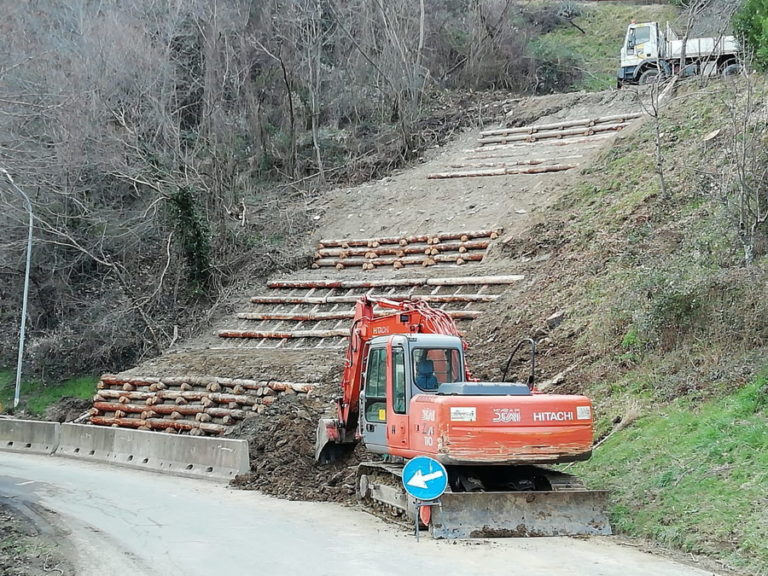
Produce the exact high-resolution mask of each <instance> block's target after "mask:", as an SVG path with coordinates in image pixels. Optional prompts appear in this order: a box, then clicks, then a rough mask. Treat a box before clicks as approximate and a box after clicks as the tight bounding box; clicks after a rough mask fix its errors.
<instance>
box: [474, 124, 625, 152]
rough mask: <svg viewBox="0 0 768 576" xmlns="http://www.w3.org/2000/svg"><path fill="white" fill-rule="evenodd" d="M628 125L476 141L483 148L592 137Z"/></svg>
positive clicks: (608, 125) (514, 135) (615, 130)
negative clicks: (565, 138)
mask: <svg viewBox="0 0 768 576" xmlns="http://www.w3.org/2000/svg"><path fill="white" fill-rule="evenodd" d="M628 125H629V124H628V123H627V122H622V123H619V124H606V125H600V126H589V127H586V128H573V129H570V130H552V131H548V132H536V133H534V134H510V135H505V136H490V137H488V138H482V139H480V140H478V142H477V143H478V144H479V145H480V146H481V147H484V146H485V145H487V144H507V143H509V142H537V141H539V140H547V139H550V138H564V137H566V136H592V135H593V134H598V133H600V132H618V131H619V130H622V129H623V128H625V127H626V126H628Z"/></svg>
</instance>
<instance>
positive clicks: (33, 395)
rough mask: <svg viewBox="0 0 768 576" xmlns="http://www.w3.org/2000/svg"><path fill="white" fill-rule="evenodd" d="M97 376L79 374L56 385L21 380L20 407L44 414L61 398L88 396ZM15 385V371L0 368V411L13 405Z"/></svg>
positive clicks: (93, 387)
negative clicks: (77, 376) (79, 375)
mask: <svg viewBox="0 0 768 576" xmlns="http://www.w3.org/2000/svg"><path fill="white" fill-rule="evenodd" d="M97 382H98V378H95V377H93V376H81V377H79V378H72V379H70V380H65V381H64V382H62V383H61V384H58V385H56V386H46V385H44V384H41V383H40V382H38V381H35V380H33V381H22V383H21V395H20V396H21V401H20V406H19V407H20V409H22V410H26V411H27V412H29V413H30V414H34V415H35V416H42V415H43V414H45V409H46V408H47V407H48V406H50V405H51V404H55V403H56V402H57V401H59V400H60V399H61V398H65V397H68V396H72V397H75V398H90V397H91V396H93V394H94V392H95V390H96V383H97ZM15 386H16V372H14V371H11V370H0V412H1V411H3V409H5V410H8V409H10V408H11V407H12V406H13V396H14V392H15Z"/></svg>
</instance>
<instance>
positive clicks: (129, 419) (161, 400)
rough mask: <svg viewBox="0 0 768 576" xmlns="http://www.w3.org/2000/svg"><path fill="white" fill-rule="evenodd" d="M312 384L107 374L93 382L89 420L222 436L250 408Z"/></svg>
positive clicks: (257, 410) (261, 406) (254, 409)
mask: <svg viewBox="0 0 768 576" xmlns="http://www.w3.org/2000/svg"><path fill="white" fill-rule="evenodd" d="M315 386H316V384H312V383H306V382H280V381H271V380H269V381H268V380H261V381H259V380H249V379H240V378H218V377H214V376H167V377H151V376H131V377H121V376H115V375H112V374H105V375H103V376H102V377H101V380H100V381H99V383H98V385H97V392H96V395H95V396H94V397H93V408H91V410H90V416H91V422H92V423H93V424H98V425H102V426H116V427H121V428H137V429H139V430H164V431H166V432H176V433H178V432H185V433H189V434H191V435H193V436H200V435H220V434H223V433H225V432H227V431H228V430H229V429H230V427H231V426H233V425H234V424H237V422H239V421H240V420H242V419H243V418H245V417H246V416H247V415H248V414H249V413H254V412H255V413H261V412H263V411H264V410H265V409H266V407H267V406H268V405H269V404H272V403H273V402H275V401H278V400H279V398H280V396H284V395H286V394H308V393H310V392H311V391H312V389H313V388H314V387H315Z"/></svg>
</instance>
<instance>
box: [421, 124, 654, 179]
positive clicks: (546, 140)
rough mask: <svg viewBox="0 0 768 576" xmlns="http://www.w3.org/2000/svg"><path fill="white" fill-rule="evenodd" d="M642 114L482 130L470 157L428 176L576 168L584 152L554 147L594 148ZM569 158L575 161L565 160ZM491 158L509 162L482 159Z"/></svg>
mask: <svg viewBox="0 0 768 576" xmlns="http://www.w3.org/2000/svg"><path fill="white" fill-rule="evenodd" d="M640 116H641V114H640V113H634V112H633V113H627V114H618V115H613V116H601V117H598V118H583V119H579V120H564V121H562V122H553V123H549V124H534V125H531V126H521V127H517V128H498V129H494V130H485V131H483V132H481V133H480V138H479V139H478V142H477V143H478V147H477V148H475V149H473V150H468V151H467V153H468V155H467V157H466V158H464V159H463V160H462V161H460V162H458V163H457V162H454V163H453V164H451V165H450V166H449V169H447V170H445V171H442V172H434V173H431V174H428V175H427V178H430V179H445V178H476V177H481V176H513V175H526V174H547V173H557V172H566V171H568V170H573V169H575V168H578V167H579V166H580V162H579V161H577V159H579V158H581V157H582V155H578V154H576V155H571V156H564V155H562V154H560V153H559V151H558V150H557V148H554V147H559V146H569V145H578V146H579V148H581V149H586V148H590V147H592V146H593V145H594V144H595V143H596V142H599V141H601V140H604V139H606V138H610V137H612V136H613V133H615V132H618V131H619V130H622V129H624V128H625V127H626V126H628V125H629V123H630V122H631V121H632V120H634V119H635V118H639V117H640ZM531 146H536V154H537V157H536V158H535V159H531V158H530V157H526V156H527V155H528V154H530V153H531V152H532V150H531V149H530V147H531ZM525 147H528V148H527V149H526V148H525ZM540 151H541V152H540ZM489 153H490V154H489ZM547 153H548V154H549V155H547ZM566 158H567V159H569V160H574V161H570V162H564V160H565V159H566ZM489 159H506V161H504V162H496V163H489V162H479V161H481V160H489ZM457 169H458V170H457Z"/></svg>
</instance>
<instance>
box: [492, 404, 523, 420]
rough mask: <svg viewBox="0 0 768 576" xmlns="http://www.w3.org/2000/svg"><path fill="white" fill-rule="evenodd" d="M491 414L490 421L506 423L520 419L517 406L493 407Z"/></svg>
mask: <svg viewBox="0 0 768 576" xmlns="http://www.w3.org/2000/svg"><path fill="white" fill-rule="evenodd" d="M493 414H494V417H493V420H492V422H503V423H504V424H508V423H510V422H520V421H521V420H522V416H521V415H520V410H518V409H517V408H494V409H493Z"/></svg>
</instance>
